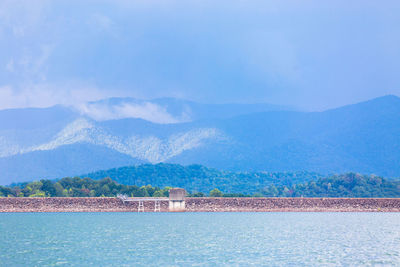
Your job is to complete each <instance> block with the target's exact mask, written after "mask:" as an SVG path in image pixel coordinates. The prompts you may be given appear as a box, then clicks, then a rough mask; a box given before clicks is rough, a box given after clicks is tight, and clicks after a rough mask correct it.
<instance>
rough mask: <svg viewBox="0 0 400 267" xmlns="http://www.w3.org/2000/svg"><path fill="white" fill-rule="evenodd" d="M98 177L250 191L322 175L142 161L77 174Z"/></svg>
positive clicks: (202, 189)
mask: <svg viewBox="0 0 400 267" xmlns="http://www.w3.org/2000/svg"><path fill="white" fill-rule="evenodd" d="M80 177H82V178H84V177H89V178H92V179H95V180H99V179H102V178H105V177H110V178H111V179H113V180H114V181H116V182H118V183H121V184H125V185H137V186H143V185H152V186H158V187H161V188H162V187H165V186H173V187H182V188H185V189H186V190H188V191H189V192H209V191H210V190H212V189H213V188H216V187H218V188H219V189H220V190H222V191H224V192H231V193H254V192H259V191H260V190H261V189H263V188H264V187H266V186H268V185H271V184H274V185H277V186H280V185H282V186H291V185H293V184H298V183H303V182H306V181H314V180H317V179H318V178H321V177H322V176H321V175H319V174H317V173H313V172H273V173H272V172H271V173H269V172H229V171H220V170H217V169H213V168H207V167H204V166H202V165H189V166H182V165H179V164H165V163H160V164H155V165H153V164H143V165H138V166H129V167H122V168H114V169H109V170H105V171H97V172H93V173H89V174H84V175H80Z"/></svg>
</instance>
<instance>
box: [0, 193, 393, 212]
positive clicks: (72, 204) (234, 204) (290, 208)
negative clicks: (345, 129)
mask: <svg viewBox="0 0 400 267" xmlns="http://www.w3.org/2000/svg"><path fill="white" fill-rule="evenodd" d="M159 202H160V211H161V212H169V207H168V205H169V201H168V199H162V200H160V201H159ZM185 202H186V209H185V211H186V212H400V198H211V197H202V198H186V199H185ZM143 204H144V211H145V212H154V201H144V203H143ZM6 212H7V213H9V212H138V202H125V203H124V202H123V201H121V200H120V199H117V198H108V197H98V198H95V197H93V198H85V197H84V198H78V197H65V198H64V197H59V198H57V197H54V198H51V197H46V198H29V197H27V198H25V197H24V198H17V197H16V198H0V213H6Z"/></svg>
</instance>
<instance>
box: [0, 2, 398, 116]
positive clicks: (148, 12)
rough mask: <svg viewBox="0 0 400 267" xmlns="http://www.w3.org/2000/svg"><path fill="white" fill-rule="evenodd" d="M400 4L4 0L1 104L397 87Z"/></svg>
mask: <svg viewBox="0 0 400 267" xmlns="http://www.w3.org/2000/svg"><path fill="white" fill-rule="evenodd" d="M398 14H400V2H399V1H223V0H222V1H208V0H203V1H171V0H163V1H154V0H148V1H127V0H126V1H125V0H121V1H118V0H113V1H111V0H110V1H71V0H69V1H41V0H38V1H18V0H11V1H8V0H5V1H4V0H3V1H0V51H1V52H0V69H1V71H0V109H3V108H12V107H26V106H50V105H53V104H59V103H61V104H73V103H76V102H80V101H87V100H95V99H101V98H104V97H110V96H132V97H138V98H156V97H179V98H185V99H191V100H195V101H199V102H207V103H227V102H239V103H255V102H267V103H273V104H283V105H291V106H297V107H299V108H301V109H305V110H324V109H327V108H332V107H337V106H340V105H344V104H349V103H355V102H359V101H363V100H366V99H370V98H374V97H378V96H382V95H387V94H395V95H398V96H399V95H400V75H399V70H400V16H399V15H398Z"/></svg>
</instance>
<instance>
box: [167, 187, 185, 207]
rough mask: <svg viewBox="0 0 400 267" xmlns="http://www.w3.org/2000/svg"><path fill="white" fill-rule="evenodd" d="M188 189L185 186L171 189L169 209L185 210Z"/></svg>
mask: <svg viewBox="0 0 400 267" xmlns="http://www.w3.org/2000/svg"><path fill="white" fill-rule="evenodd" d="M185 198H186V190H185V189H183V188H172V189H170V190H169V211H172V212H181V211H185V209H186V208H185Z"/></svg>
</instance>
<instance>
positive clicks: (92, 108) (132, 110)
mask: <svg viewBox="0 0 400 267" xmlns="http://www.w3.org/2000/svg"><path fill="white" fill-rule="evenodd" d="M78 109H79V111H80V112H81V113H82V114H85V115H87V116H89V117H91V118H92V119H95V120H98V121H103V120H113V119H123V118H140V119H143V120H147V121H151V122H154V123H178V122H183V121H187V120H188V118H187V116H185V115H184V114H183V115H182V116H180V117H179V118H177V117H174V116H172V115H171V114H169V113H168V111H167V110H166V109H165V108H164V107H161V106H159V105H157V104H154V103H151V102H146V101H144V102H142V103H122V104H118V105H110V104H108V103H84V104H81V105H79V106H78Z"/></svg>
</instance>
